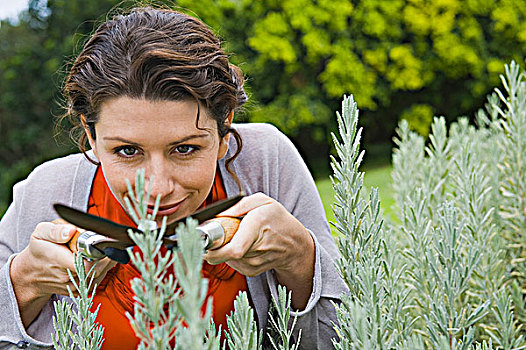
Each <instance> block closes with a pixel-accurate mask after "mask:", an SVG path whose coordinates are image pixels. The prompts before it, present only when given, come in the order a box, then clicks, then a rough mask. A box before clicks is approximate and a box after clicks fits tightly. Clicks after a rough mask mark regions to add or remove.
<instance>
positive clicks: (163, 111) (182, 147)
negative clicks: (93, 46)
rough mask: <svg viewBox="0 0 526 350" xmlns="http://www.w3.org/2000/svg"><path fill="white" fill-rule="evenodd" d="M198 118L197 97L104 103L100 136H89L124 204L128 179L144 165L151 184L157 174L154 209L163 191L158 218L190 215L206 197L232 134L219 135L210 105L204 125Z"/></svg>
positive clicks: (98, 126)
mask: <svg viewBox="0 0 526 350" xmlns="http://www.w3.org/2000/svg"><path fill="white" fill-rule="evenodd" d="M196 118H197V102H196V101H193V100H185V101H150V100H145V99H134V98H129V97H118V98H115V99H112V100H109V101H106V102H105V103H103V104H102V105H101V110H100V117H99V121H98V122H97V123H96V124H95V133H96V140H93V139H91V137H90V138H89V141H90V145H91V148H92V149H93V151H94V152H95V155H96V156H97V158H98V159H99V161H100V162H101V165H102V170H103V173H104V176H105V178H106V181H107V182H108V185H109V186H110V189H111V191H112V192H113V194H114V196H115V197H116V198H117V200H118V201H119V202H120V203H121V205H122V206H123V207H124V208H126V206H125V204H124V197H126V196H127V192H128V190H127V187H126V182H125V179H128V180H130V182H131V183H132V185H133V184H134V181H135V174H136V172H137V170H138V169H141V168H144V169H145V173H146V188H148V186H149V179H150V178H152V177H153V183H152V192H151V193H152V196H151V197H150V200H149V211H150V213H151V210H152V209H153V205H154V203H155V198H156V197H157V196H160V204H159V211H158V214H157V221H158V222H161V219H162V217H163V216H166V217H167V222H168V223H171V222H174V221H175V220H177V219H180V218H182V217H185V216H187V215H190V214H192V213H193V212H194V211H195V210H196V209H198V208H199V206H200V205H201V204H202V203H203V202H204V201H205V199H206V197H207V195H208V193H209V192H210V189H211V187H212V184H213V182H214V176H215V172H216V164H217V160H218V159H220V158H222V157H223V156H224V155H225V154H226V151H227V150H228V134H227V136H225V137H224V138H222V139H220V138H219V135H218V131H217V124H216V121H215V120H213V119H212V118H210V117H208V115H207V114H206V109H205V108H204V107H202V106H201V107H200V116H199V125H198V126H199V128H197V127H196ZM230 121H231V119H230V120H229V122H230ZM88 136H90V135H89V133H88Z"/></svg>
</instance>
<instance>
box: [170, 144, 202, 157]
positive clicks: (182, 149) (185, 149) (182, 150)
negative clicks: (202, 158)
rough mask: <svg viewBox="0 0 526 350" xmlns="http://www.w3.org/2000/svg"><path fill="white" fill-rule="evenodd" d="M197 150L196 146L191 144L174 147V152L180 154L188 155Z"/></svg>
mask: <svg viewBox="0 0 526 350" xmlns="http://www.w3.org/2000/svg"><path fill="white" fill-rule="evenodd" d="M197 150H198V147H197V146H191V145H180V146H177V147H175V152H176V153H179V154H182V155H188V154H191V153H193V152H195V151H197Z"/></svg>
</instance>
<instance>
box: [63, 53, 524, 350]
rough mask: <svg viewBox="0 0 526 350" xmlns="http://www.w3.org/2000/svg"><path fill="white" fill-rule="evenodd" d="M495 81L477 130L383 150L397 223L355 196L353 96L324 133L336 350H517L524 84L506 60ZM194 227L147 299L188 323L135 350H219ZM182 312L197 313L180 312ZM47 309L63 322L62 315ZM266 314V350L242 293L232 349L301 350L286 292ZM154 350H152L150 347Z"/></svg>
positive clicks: (402, 135)
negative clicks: (337, 290)
mask: <svg viewBox="0 0 526 350" xmlns="http://www.w3.org/2000/svg"><path fill="white" fill-rule="evenodd" d="M505 71H506V75H505V76H503V77H502V83H503V86H504V89H503V90H502V91H501V90H498V89H496V90H495V93H494V94H492V95H490V96H489V97H488V103H487V105H486V107H485V109H484V110H480V111H479V112H478V113H477V114H476V125H471V124H470V123H469V121H468V119H467V118H460V119H459V120H458V121H457V122H455V123H453V124H451V125H450V126H449V128H448V127H446V122H445V119H444V118H443V117H439V118H434V121H433V123H432V126H431V132H430V133H429V140H428V141H426V140H424V138H423V137H422V136H420V135H419V134H417V133H415V132H413V131H411V130H410V128H409V125H408V123H407V122H406V121H402V122H401V123H400V125H399V127H398V130H397V134H398V136H397V137H396V139H395V143H396V148H395V150H394V152H393V171H392V178H393V194H394V197H395V199H396V204H395V206H396V208H395V212H396V213H397V215H396V217H395V218H393V219H384V218H383V216H382V207H381V205H380V199H379V197H378V191H377V190H376V189H374V188H373V189H371V190H370V191H369V193H368V194H367V195H366V196H364V195H363V194H362V191H363V190H364V189H363V188H362V187H363V176H364V174H363V173H362V172H360V165H361V162H362V159H363V156H364V152H363V151H361V150H360V139H361V135H362V130H361V129H358V128H357V125H358V109H357V107H356V103H355V102H354V100H353V98H352V96H351V97H345V98H344V100H343V103H342V112H341V114H338V125H339V135H338V136H336V135H333V138H334V142H335V147H336V151H337V157H334V158H333V159H332V167H333V172H334V174H333V176H332V182H333V187H334V190H335V200H334V205H333V210H334V214H335V221H336V222H335V223H334V226H335V228H336V229H337V231H338V232H339V236H338V238H337V241H338V246H339V250H340V253H341V257H340V258H339V259H338V261H337V262H336V264H337V268H338V269H339V271H340V274H341V276H342V278H343V279H344V280H345V282H346V283H347V285H348V286H349V289H350V292H349V293H348V294H347V295H344V296H343V297H342V303H341V304H340V305H337V313H338V321H339V324H338V325H334V326H335V328H336V330H337V334H338V336H339V338H338V339H334V341H333V346H334V347H335V348H336V349H449V350H452V349H488V350H489V349H510V350H511V349H523V348H526V341H525V339H524V332H525V331H524V329H523V326H522V325H523V324H524V322H525V321H526V303H525V301H524V292H525V291H524V287H525V283H526V254H525V252H524V249H523V245H524V243H526V241H525V239H524V236H525V234H526V83H525V82H524V78H525V73H524V72H521V71H520V69H519V66H518V65H517V64H515V63H514V62H512V63H511V64H510V65H509V66H506V69H505ZM138 183H141V180H139V181H138ZM137 197H138V198H142V196H137ZM139 208H140V206H139ZM139 217H140V218H139V221H140V220H144V219H145V215H142V216H140V215H139ZM146 219H147V218H146ZM194 229H195V223H192V222H188V223H187V226H186V228H185V227H181V228H180V234H181V239H182V242H183V244H181V247H180V248H181V249H180V253H181V254H179V257H177V254H174V255H168V256H165V257H164V258H162V259H159V260H160V261H163V262H164V263H166V264H175V265H183V266H187V267H188V268H187V269H180V271H178V270H177V269H176V271H178V272H177V273H176V274H177V276H176V279H175V280H177V281H178V282H176V281H175V280H173V279H172V278H165V277H162V278H161V279H160V280H158V283H156V284H155V285H156V287H155V288H150V289H155V290H154V292H155V293H154V295H156V298H161V299H159V300H163V301H164V302H166V303H168V304H169V305H171V306H172V307H170V308H169V310H170V312H173V315H172V314H171V315H170V316H167V315H163V317H161V319H163V320H169V321H170V322H172V323H171V324H175V325H181V322H183V321H184V322H185V323H186V324H187V325H188V327H186V328H185V327H181V326H179V327H176V331H174V330H173V328H171V329H166V330H164V331H162V332H160V333H158V334H157V333H156V334H157V335H160V338H159V340H158V341H155V342H151V341H150V342H149V340H148V339H147V338H148V337H143V338H144V339H143V338H141V339H143V343H144V346H143V345H141V346H143V348H148V349H154V348H155V349H156V348H162V349H164V348H166V347H167V346H169V339H171V337H172V336H174V337H175V342H176V344H177V345H176V348H185V349H188V348H193V349H212V348H214V349H217V348H219V347H220V346H221V345H220V341H219V334H218V333H217V332H216V331H215V329H214V327H211V326H210V322H209V319H208V317H209V313H205V314H204V315H200V314H199V312H197V313H195V312H194V313H192V312H191V309H193V310H200V305H201V304H202V303H203V302H204V298H203V297H202V295H204V294H203V290H206V286H207V285H206V281H203V280H201V279H200V276H199V273H198V272H199V271H200V268H201V262H202V250H201V249H200V247H199V246H198V243H199V240H198V238H197V235H196V234H195V232H194ZM185 232H186V233H185ZM160 234H162V229H161V230H160V232H156V231H154V232H152V235H151V237H153V238H151V239H150V244H149V245H146V246H145V245H144V242H142V243H141V240H145V241H146V240H147V239H146V238H145V236H142V237H141V236H138V237H134V239H136V240H137V243H138V245H139V247H141V249H143V251H144V252H146V256H148V255H149V254H150V255H151V254H153V253H154V252H155V251H158V248H156V247H158V245H160V244H161V243H160V240H159V235H160ZM185 242H186V243H185ZM144 247H146V248H147V249H146V248H144ZM148 247H149V248H148ZM179 259H183V260H182V261H181V260H179ZM152 261H153V260H152ZM134 263H135V264H136V265H137V266H139V268H140V266H141V264H149V263H151V262H149V261H141V260H140V259H139V258H138V257H136V258H135V259H134ZM159 276H162V273H160V275H159ZM189 281H192V282H191V283H189ZM134 283H137V286H141V285H142V286H143V287H141V288H138V289H137V291H138V292H139V294H140V293H142V292H141V291H144V290H146V289H148V288H145V287H144V283H146V282H141V281H136V282H134ZM141 283H143V284H141ZM175 283H179V285H180V287H181V288H182V289H183V290H184V294H185V296H184V298H185V301H184V302H181V300H180V299H179V297H180V295H179V294H177V293H175V292H174V289H173V287H174V285H175ZM88 284H89V283H84V284H81V285H84V286H86V285H88ZM185 286H186V287H185ZM190 287H191V288H190ZM80 295H81V296H83V295H84V296H85V298H89V296H88V295H85V294H83V293H80ZM163 298H164V299H163ZM137 300H138V305H137V307H136V313H135V315H133V316H132V315H129V317H130V319H131V320H132V322H135V323H134V325H135V327H136V329H140V327H141V324H145V322H148V323H147V324H150V323H149V322H150V321H153V322H154V323H155V322H156V321H155V320H151V319H149V320H145V319H144V317H143V316H141V315H143V314H145V313H142V314H141V310H142V309H143V308H146V307H147V302H141V296H140V295H139V296H138V298H137ZM144 300H145V301H147V300H148V298H146V299H144ZM88 302H89V300H88ZM188 305H193V308H190V309H187V310H185V307H187V306H188ZM57 306H58V307H57V313H58V315H59V319H61V317H62V319H63V316H61V314H63V313H64V312H66V311H67V307H65V306H63V305H57ZM158 309H159V310H161V309H162V308H158ZM273 310H274V312H273V317H274V319H275V321H274V322H272V324H273V325H274V327H275V329H274V331H273V332H270V333H269V334H275V335H281V336H278V337H277V339H274V342H264V340H263V339H262V334H261V333H258V332H257V328H256V326H255V323H254V319H253V311H252V310H251V309H250V307H249V304H248V300H247V296H246V294H242V295H240V296H239V298H238V300H237V301H236V310H235V312H234V313H233V315H232V316H231V317H230V320H229V330H228V335H227V340H228V346H229V348H231V349H260V348H262V344H269V345H271V346H272V347H273V348H276V349H295V348H296V347H297V346H298V345H299V347H300V348H301V343H299V344H290V343H289V340H290V338H289V336H290V331H288V330H286V329H285V327H286V325H287V324H293V323H294V322H288V321H289V318H290V302H289V301H287V296H286V293H285V291H284V290H281V293H280V300H279V301H278V302H276V303H275V308H274V309H273ZM137 311H138V312H137ZM148 314H150V313H149V312H148ZM87 317H91V316H89V315H88V316H87ZM66 319H67V315H66ZM90 319H91V320H93V319H94V318H93V317H91V318H90ZM61 324H66V325H68V324H69V325H71V322H70V323H68V322H67V321H64V320H62V321H61ZM75 324H78V323H77V322H75ZM160 326H161V327H162V326H163V325H160ZM87 329H96V328H95V325H92V327H91V328H89V327H88V328H87ZM220 331H221V330H220ZM150 333H151V335H154V334H153V333H154V332H150ZM68 334H71V333H68V332H67V331H66V332H65V331H61V332H60V333H59V335H62V336H65V337H66V339H65V340H64V341H65V342H66V343H67V342H71V340H68V339H67V335H68ZM97 334H98V333H97ZM88 336H89V335H88ZM199 339H200V340H202V341H197V340H199ZM188 341H191V342H190V343H188ZM162 342H164V344H165V345H163V346H162V347H156V346H154V345H152V344H154V343H155V344H159V343H162ZM91 344H95V346H97V344H98V342H97V341H95V342H91ZM183 344H184V345H183ZM190 344H191V347H190ZM223 346H224V345H223ZM320 346H321V347H322V348H323V347H325V346H330V345H329V344H327V345H326V344H320Z"/></svg>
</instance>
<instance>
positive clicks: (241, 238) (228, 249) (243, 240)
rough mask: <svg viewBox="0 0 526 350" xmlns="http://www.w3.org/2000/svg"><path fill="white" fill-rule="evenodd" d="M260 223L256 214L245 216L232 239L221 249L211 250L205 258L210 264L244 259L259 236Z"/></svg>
mask: <svg viewBox="0 0 526 350" xmlns="http://www.w3.org/2000/svg"><path fill="white" fill-rule="evenodd" d="M259 226H260V225H259V223H258V221H257V220H256V219H255V217H254V216H245V218H243V220H241V223H240V224H239V228H238V230H237V232H236V234H235V235H234V237H232V240H231V241H230V242H229V243H227V244H225V245H224V246H223V247H221V248H219V249H214V250H209V251H207V252H206V254H205V256H204V258H205V259H206V261H207V262H209V263H210V264H214V265H215V264H220V263H222V262H225V261H230V260H239V259H242V258H243V257H244V256H245V254H247V252H248V251H249V250H250V248H251V247H252V245H253V244H254V242H256V241H257V240H258V238H259Z"/></svg>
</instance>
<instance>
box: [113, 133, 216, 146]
mask: <svg viewBox="0 0 526 350" xmlns="http://www.w3.org/2000/svg"><path fill="white" fill-rule="evenodd" d="M208 135H209V134H194V135H188V136H185V137H183V138H182V139H180V140H177V141H174V142H170V143H169V144H168V145H169V146H174V145H178V144H180V143H183V142H186V141H188V140H192V139H200V138H205V137H208ZM103 139H104V140H106V141H120V142H123V143H128V144H130V145H134V146H139V144H138V143H137V142H133V141H130V140H126V139H124V138H122V137H118V136H115V137H109V136H106V137H104V138H103Z"/></svg>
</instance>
